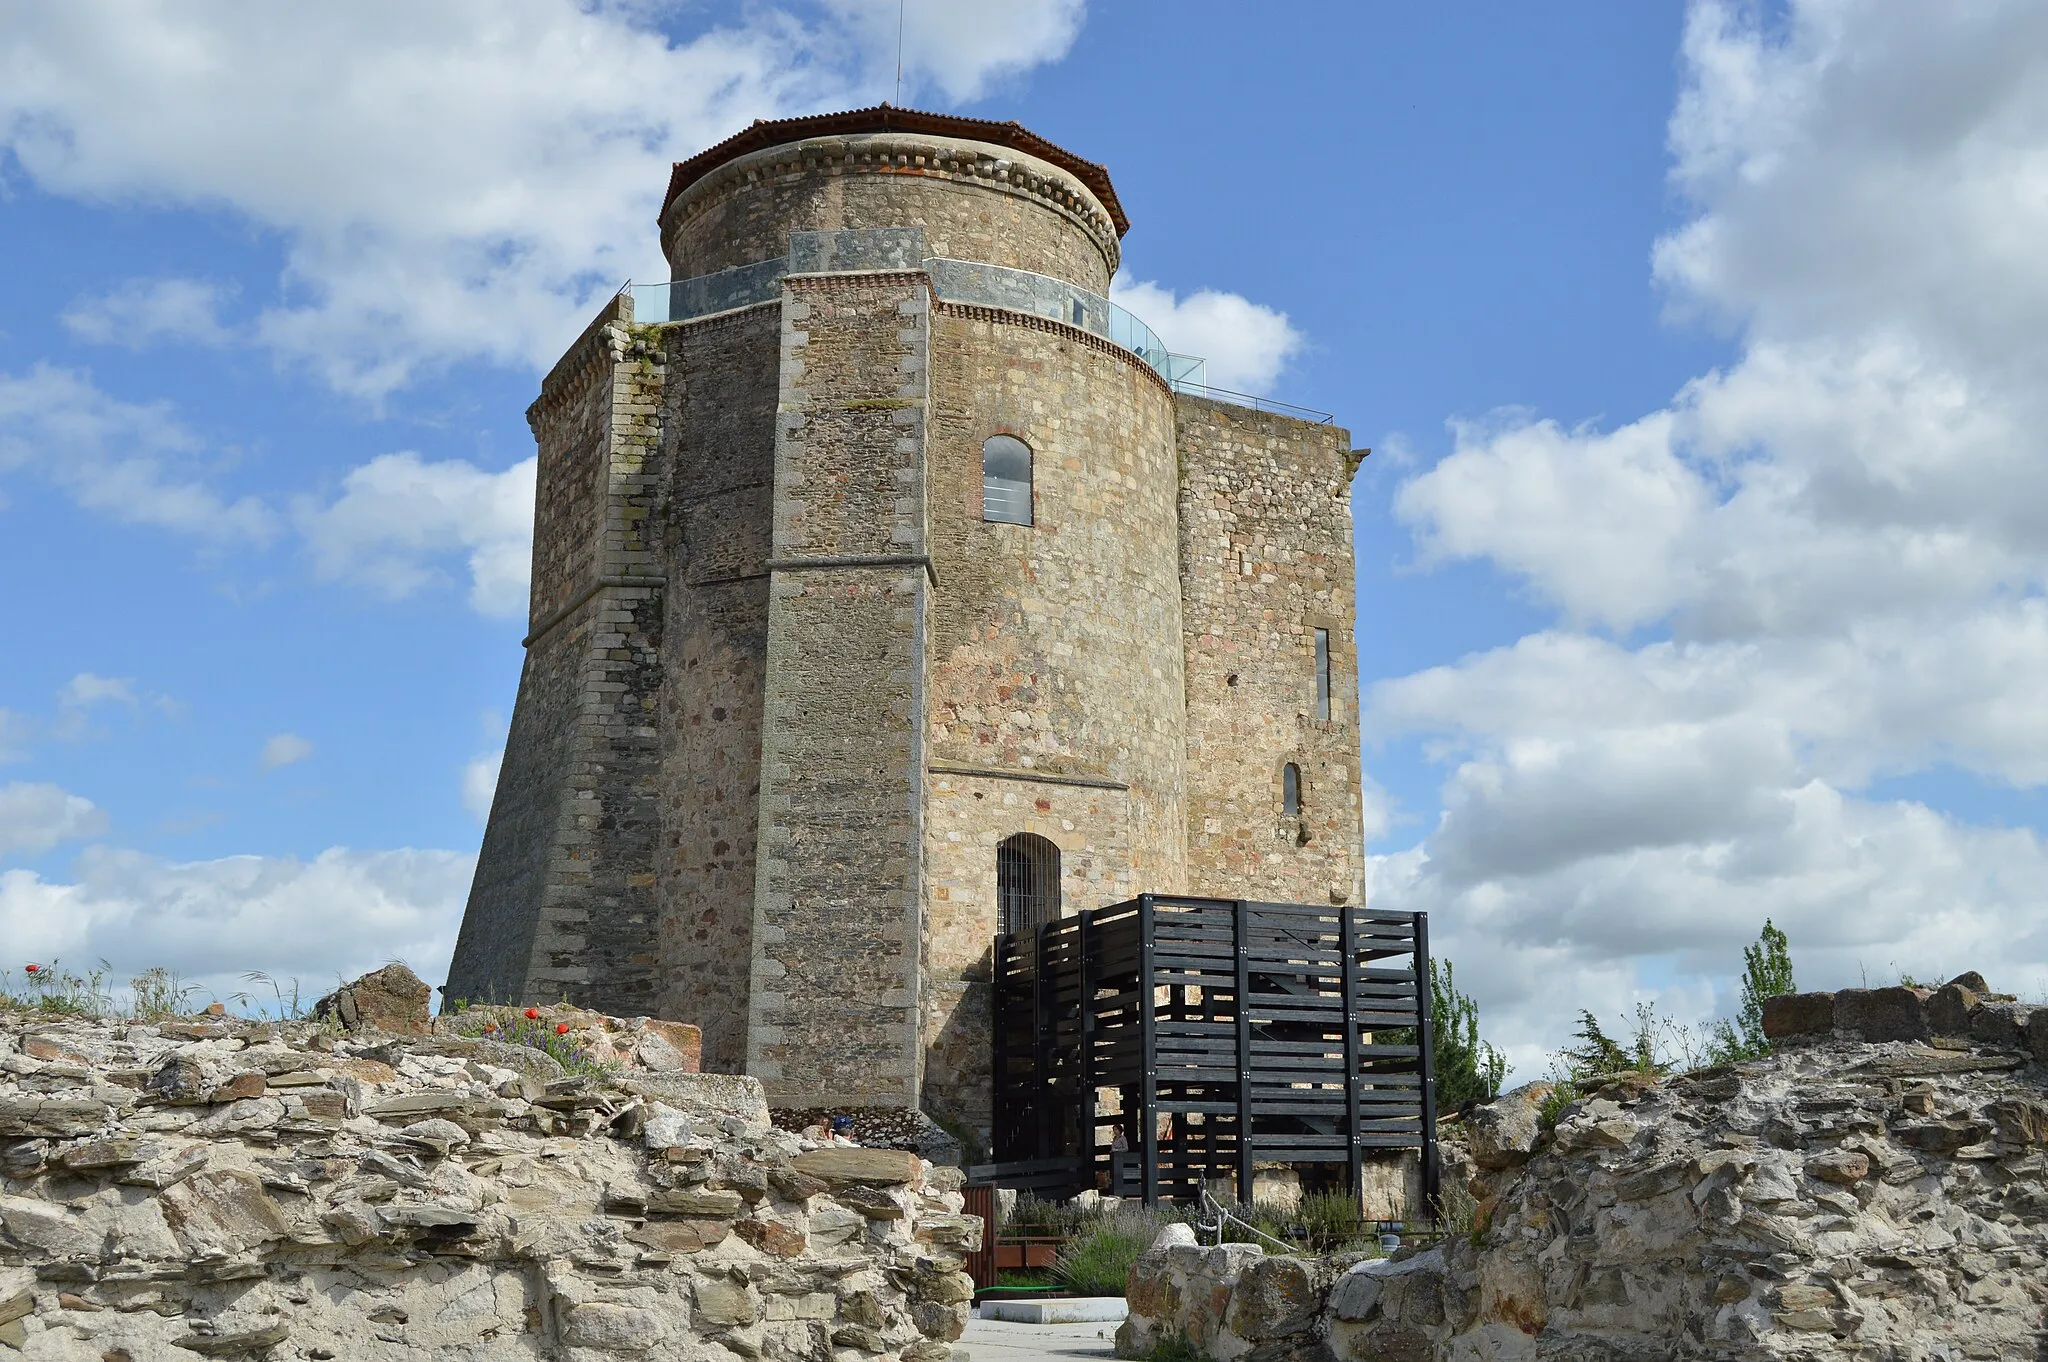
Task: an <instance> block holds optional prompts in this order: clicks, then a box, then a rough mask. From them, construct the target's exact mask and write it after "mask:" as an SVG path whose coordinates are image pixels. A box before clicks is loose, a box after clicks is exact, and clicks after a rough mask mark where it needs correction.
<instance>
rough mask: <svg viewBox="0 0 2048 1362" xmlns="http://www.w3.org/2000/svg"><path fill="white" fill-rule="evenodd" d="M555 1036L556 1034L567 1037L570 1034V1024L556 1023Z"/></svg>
mask: <svg viewBox="0 0 2048 1362" xmlns="http://www.w3.org/2000/svg"><path fill="white" fill-rule="evenodd" d="M555 1034H556V1035H558V1036H566V1035H568V1034H569V1023H567V1022H556V1023H555Z"/></svg>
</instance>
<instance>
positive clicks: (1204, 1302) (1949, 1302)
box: [1118, 975, 2048, 1362]
mask: <svg viewBox="0 0 2048 1362" xmlns="http://www.w3.org/2000/svg"><path fill="white" fill-rule="evenodd" d="M1765 1026H1766V1029H1767V1030H1768V1031H1769V1032H1770V1034H1771V1035H1772V1036H1773V1037H1774V1038H1775V1040H1776V1042H1777V1047H1778V1048H1777V1052H1776V1053H1775V1054H1774V1055H1772V1056H1771V1057H1769V1058H1767V1059H1764V1060H1758V1061H1753V1062H1749V1063H1745V1064H1741V1065H1737V1066H1734V1067H1732V1068H1723V1069H1710V1070H1703V1071H1700V1072H1697V1073H1692V1074H1687V1075H1683V1076H1679V1077H1676V1078H1671V1079H1668V1080H1663V1081H1658V1080H1656V1079H1653V1078H1647V1077H1643V1076H1639V1075H1630V1076H1624V1077H1621V1078H1618V1079H1616V1080H1615V1081H1613V1082H1611V1083H1610V1084H1608V1085H1607V1086H1606V1087H1604V1088H1602V1089H1600V1090H1598V1091H1595V1092H1592V1093H1590V1094H1587V1095H1585V1096H1582V1097H1580V1098H1579V1099H1578V1100H1576V1101H1574V1102H1572V1103H1571V1104H1569V1105H1568V1106H1566V1107H1565V1108H1564V1109H1563V1111H1562V1112H1561V1113H1560V1114H1559V1117H1558V1119H1557V1121H1556V1124H1555V1125H1554V1126H1546V1125H1545V1124H1544V1123H1543V1122H1542V1121H1541V1120H1540V1118H1539V1108H1540V1103H1541V1101H1542V1099H1543V1098H1544V1096H1545V1095H1546V1094H1547V1093H1548V1091H1549V1089H1548V1087H1547V1085H1543V1084H1532V1085H1530V1086H1528V1087H1525V1088H1522V1089H1519V1090H1518V1091H1516V1092H1513V1093H1510V1094H1508V1095H1506V1096H1505V1097H1503V1098H1501V1099H1500V1100H1499V1101H1497V1102H1495V1103H1493V1104H1491V1105H1489V1106H1486V1107H1482V1108H1479V1109H1478V1110H1477V1111H1476V1112H1475V1113H1474V1115H1473V1117H1472V1119H1471V1121H1470V1123H1469V1125H1468V1127H1467V1129H1466V1132H1465V1138H1464V1140H1463V1141H1462V1142H1461V1143H1459V1144H1453V1145H1451V1146H1447V1152H1448V1154H1449V1157H1448V1158H1447V1160H1446V1162H1447V1165H1449V1167H1448V1168H1447V1176H1448V1175H1449V1174H1450V1173H1452V1172H1454V1171H1458V1170H1461V1171H1462V1173H1463V1174H1464V1175H1467V1177H1468V1179H1469V1191H1470V1193H1471V1195H1472V1196H1473V1197H1474V1198H1476V1206H1477V1209H1476V1212H1475V1213H1474V1215H1473V1217H1472V1223H1471V1226H1470V1228H1469V1231H1468V1230H1466V1229H1465V1228H1464V1227H1462V1226H1461V1227H1460V1232H1458V1233H1455V1234H1452V1235H1450V1236H1449V1237H1446V1238H1444V1239H1442V1240H1441V1241H1439V1242H1437V1243H1436V1244H1434V1245H1433V1246H1422V1245H1410V1246H1408V1247H1405V1248H1403V1249H1402V1250H1401V1251H1400V1252H1398V1253H1396V1254H1394V1255H1392V1256H1391V1257H1389V1258H1385V1259H1363V1258H1361V1257H1359V1256H1358V1255H1349V1256H1340V1257H1336V1258H1330V1259H1319V1260H1315V1259H1297V1258H1290V1257H1267V1256H1265V1255H1264V1254H1262V1253H1261V1252H1260V1251H1259V1250H1258V1249H1257V1248H1255V1247H1251V1246H1248V1245H1225V1246H1223V1247H1221V1248H1201V1247H1197V1246H1195V1245H1194V1243H1193V1242H1192V1236H1191V1235H1187V1234H1182V1235H1180V1236H1178V1237H1177V1242H1176V1241H1175V1237H1173V1236H1169V1237H1168V1238H1167V1239H1166V1240H1164V1241H1162V1243H1160V1244H1159V1245H1158V1246H1157V1247H1155V1249H1154V1250H1153V1251H1152V1252H1150V1253H1148V1254H1147V1255H1146V1256H1145V1257H1144V1258H1143V1259H1141V1260H1140V1262H1139V1264H1138V1266H1137V1267H1136V1268H1134V1269H1133V1270H1132V1273H1131V1279H1130V1292H1129V1300H1130V1305H1131V1312H1132V1313H1131V1318H1130V1320H1129V1321H1128V1322H1127V1324H1126V1326H1125V1328H1124V1330H1123V1331H1122V1332H1120V1333H1119V1335H1118V1354H1119V1356H1123V1357H1144V1356H1146V1355H1148V1353H1149V1352H1150V1350H1151V1349H1152V1348H1153V1347H1155V1346H1157V1345H1158V1344H1159V1343H1160V1342H1161V1341H1162V1340H1164V1339H1167V1338H1170V1337H1179V1338H1183V1339H1185V1340H1187V1341H1188V1342H1189V1343H1190V1344H1192V1345H1193V1346H1194V1347H1195V1349H1196V1350H1197V1351H1199V1352H1201V1353H1203V1354H1205V1355H1207V1356H1209V1357H1212V1358H1216V1359H1219V1362H1235V1359H1238V1358H1248V1359H1256V1362H1269V1360H1270V1362H1283V1360H1284V1362H1338V1360H1340V1359H1341V1360H1342V1362H1451V1360H1452V1359H1457V1362H1550V1360H1552V1359H1554V1360H1555V1362H1567V1360H1569V1362H1610V1360H1611V1362H1622V1360H1623V1359H1628V1360H1629V1362H1648V1360H1649V1359H1660V1360H1662V1359H1703V1360H1704V1359H1714V1360H1715V1362H1766V1360H1767V1359H1821V1358H1835V1357H1864V1358H1877V1359H1896V1360H1897V1362H1962V1359H1974V1358H2013V1359H2019V1358H2034V1357H2037V1356H2040V1355H2041V1352H2042V1349H2043V1348H2044V1346H2048V1287H2044V1286H2043V1271H2044V1269H2048V1008H2041V1007H2032V1006H2029V1005H2026V1004H2022V1003H2019V1002H2017V1001H2016V1000H2013V999H2011V998H2009V997H2005V998H2001V997H2000V996H1998V995H1995V994H1992V993H1990V991H1989V990H1988V989H1987V988H1985V987H1984V981H1983V980H1982V978H1981V977H1979V976H1976V975H1966V976H1963V977H1962V978H1960V979H1958V980H1956V981H1954V982H1952V983H1951V984H1949V985H1948V986H1946V987H1944V988H1942V989H1939V990H1931V991H1930V990H1927V989H1908V988H1895V989H1850V990H1844V991H1842V992H1840V993H1834V994H1799V995H1793V996H1790V997H1786V998H1777V999H1771V1000H1770V1001H1769V1002H1768V1003H1767V1004H1766V1010H1765Z"/></svg>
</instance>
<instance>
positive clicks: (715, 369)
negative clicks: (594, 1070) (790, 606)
mask: <svg viewBox="0 0 2048 1362" xmlns="http://www.w3.org/2000/svg"><path fill="white" fill-rule="evenodd" d="M781 326H782V309H781V306H780V304H779V303H778V304H776V305H774V306H770V307H761V308H755V309H752V310H749V311H746V312H740V313H733V314H729V315H728V316H726V317H723V318H719V319H714V320H712V321H709V322H704V323H699V324H691V325H678V326H673V327H668V328H664V331H663V333H662V335H663V341H664V343H665V346H666V356H667V368H668V380H667V385H666V387H665V389H664V391H663V408H662V422H661V429H662V440H663V451H664V459H665V463H666V477H667V485H666V487H665V488H664V492H663V501H662V517H663V520H664V522H665V533H666V536H667V544H668V548H667V558H668V577H669V587H668V593H667V603H668V616H667V621H666V623H665V625H664V627H663V632H662V673H663V675H664V677H665V678H666V680H665V682H664V685H663V694H662V708H661V725H660V726H661V741H662V749H661V787H660V801H661V828H662V845H661V850H660V854H659V857H658V859H657V861H656V868H657V873H658V885H657V888H658V892H659V894H660V900H661V933H660V938H659V947H658V954H659V957H660V959H661V962H662V966H663V969H664V972H665V976H666V978H665V984H666V986H665V988H664V990H663V992H662V994H661V995H660V999H659V1001H658V1003H657V1005H656V1011H657V1012H658V1013H659V1014H660V1015H662V1016H665V1017H679V1018H691V1019H693V1020H696V1021H697V1022H698V1024H699V1025H701V1026H702V1027H703V1028H704V1057H705V1065H706V1067H708V1068H710V1069H712V1070H715V1071H719V1072H724V1073H737V1072H739V1071H740V1070H741V1069H742V1068H743V1067H744V1066H745V1063H746V1057H747V1041H746V1021H747V986H748V977H749V974H750V972H751V969H752V964H753V927H754V877H755V873H756V868H757V867H756V864H755V858H754V849H755V829H756V826H757V820H758V818H759V816H760V796H761V704H762V696H763V691H764V686H765V682H766V678H765V675H764V667H765V664H766V661H767V654H768V554H769V543H770V529H771V526H772V523H773V514H772V509H771V507H772V502H773V492H774V480H775V399H776V372H777V364H778V361H779V355H780V349H781V342H780V337H781Z"/></svg>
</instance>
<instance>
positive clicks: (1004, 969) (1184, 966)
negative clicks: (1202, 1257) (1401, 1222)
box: [970, 894, 1439, 1207]
mask: <svg viewBox="0 0 2048 1362" xmlns="http://www.w3.org/2000/svg"><path fill="white" fill-rule="evenodd" d="M1428 981H1429V920H1428V915H1427V914H1425V913H1381V912H1373V911H1370V910H1368V909H1365V908H1361V907H1352V906H1341V907H1320V906H1315V905H1311V904H1301V903H1257V902H1251V901H1247V900H1229V899H1207V898H1187V897H1182V896H1177V895H1166V894H1143V895H1140V896H1139V897H1138V898H1136V899H1133V900H1131V901H1130V902H1128V903H1119V904H1116V905H1114V906H1113V907H1108V908H1098V909H1095V910H1093V911H1091V912H1085V913H1081V914H1078V915H1076V916H1074V917H1067V918H1061V919H1059V920H1057V921H1054V922H1049V923H1046V924H1045V925H1044V926H1042V927H1041V928H1039V930H1038V931H1037V932H1036V933H1035V934H1029V935H1024V936H1007V935H1006V936H999V937H997V938H996V941H995V948H994V973H993V988H994V1009H993V1010H994V1074H995V1130H994V1145H995V1148H994V1159H995V1162H994V1163H992V1164H989V1165H986V1166H984V1167H980V1168H976V1169H973V1170H970V1176H971V1177H972V1178H973V1180H975V1181H977V1182H992V1183H996V1184H998V1185H1001V1186H1008V1187H1018V1188H1029V1189H1032V1190H1035V1191H1037V1192H1039V1193H1040V1194H1042V1195H1049V1196H1064V1195H1071V1194H1073V1193H1075V1192H1078V1191H1081V1190H1084V1189H1086V1188H1090V1187H1106V1188H1108V1189H1109V1190H1111V1191H1114V1192H1117V1193H1119V1194H1125V1195H1137V1196H1142V1197H1143V1198H1144V1200H1145V1201H1146V1203H1147V1204H1156V1203H1157V1202H1158V1201H1159V1200H1160V1199H1161V1198H1162V1197H1163V1198H1167V1199H1171V1200H1194V1199H1196V1198H1198V1197H1199V1196H1200V1194H1201V1192H1202V1189H1203V1187H1204V1185H1205V1183H1206V1182H1207V1181H1208V1180H1210V1179H1216V1178H1234V1179H1235V1182H1236V1186H1237V1187H1238V1188H1240V1189H1242V1190H1243V1191H1244V1192H1245V1193H1248V1191H1249V1189H1250V1187H1251V1185H1252V1165H1253V1164H1254V1163H1255V1162H1260V1161H1267V1160H1271V1161H1276V1162H1283V1163H1290V1164H1340V1165H1343V1178H1344V1181H1345V1183H1346V1184H1347V1185H1348V1186H1349V1187H1350V1189H1351V1190H1352V1192H1353V1193H1354V1194H1356V1193H1357V1192H1358V1191H1359V1189H1360V1182H1361V1177H1362V1168H1363V1163H1364V1159H1365V1151H1366V1150H1368V1149H1375V1148H1377V1149H1418V1150H1420V1151H1421V1156H1422V1178H1423V1192H1424V1196H1425V1197H1426V1199H1427V1200H1428V1202H1429V1204H1430V1206H1432V1207H1434V1206H1435V1205H1436V1201H1437V1192H1438V1185H1439V1168H1438V1161H1437V1152H1436V1142H1435V1139H1434V1135H1435V1131H1436V1083H1435V1073H1434V1070H1433V1065H1432V1062H1431V1054H1432V1045H1431V1038H1432V1037H1431V1027H1432V1023H1433V1021H1434V1018H1432V1017H1431V1016H1430V990H1429V982H1428ZM1388 1031H1401V1032H1406V1033H1408V1034H1407V1035H1406V1036H1405V1037H1404V1038H1403V1040H1402V1043H1390V1042H1388V1041H1387V1040H1385V1039H1384V1033H1386V1032H1388ZM1375 1033H1378V1035H1377V1036H1376V1034H1375ZM1105 1089H1115V1090H1116V1092H1117V1094H1118V1101H1117V1102H1116V1104H1115V1106H1116V1108H1117V1109H1116V1110H1114V1111H1110V1110H1105V1105H1106V1104H1105V1103H1104V1102H1103V1101H1102V1094H1103V1091H1104V1090H1105ZM1162 1118H1165V1119H1162ZM1162 1126H1164V1127H1165V1129H1164V1131H1162ZM1104 1132H1108V1136H1107V1138H1105V1136H1104ZM1119 1143H1121V1144H1122V1145H1123V1146H1125V1148H1124V1149H1123V1150H1121V1151H1119V1150H1117V1149H1116V1148H1115V1147H1114V1146H1115V1145H1116V1144H1119Z"/></svg>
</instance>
